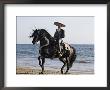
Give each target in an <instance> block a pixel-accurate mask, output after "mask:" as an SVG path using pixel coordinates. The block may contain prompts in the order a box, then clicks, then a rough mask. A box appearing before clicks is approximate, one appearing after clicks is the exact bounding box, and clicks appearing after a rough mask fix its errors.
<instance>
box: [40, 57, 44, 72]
mask: <svg viewBox="0 0 110 90" xmlns="http://www.w3.org/2000/svg"><path fill="white" fill-rule="evenodd" d="M44 63H45V58H42V65H41V68H42V72H41V74H43V72H44Z"/></svg>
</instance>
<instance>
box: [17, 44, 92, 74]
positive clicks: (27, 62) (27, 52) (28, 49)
mask: <svg viewBox="0 0 110 90" xmlns="http://www.w3.org/2000/svg"><path fill="white" fill-rule="evenodd" d="M71 46H73V47H74V48H75V49H76V54H77V58H76V60H75V62H74V64H73V66H72V68H71V69H70V71H75V72H79V73H80V72H81V73H86V72H87V73H90V74H93V73H94V45H93V44H71ZM38 50H39V45H32V44H16V66H17V67H30V68H38V67H40V66H39V64H38V59H37V58H38V56H39V53H38ZM62 65H63V63H62V62H61V61H59V59H57V58H55V59H47V58H46V60H45V65H44V66H45V68H54V69H55V68H56V69H59V70H60V68H61V67H62Z"/></svg>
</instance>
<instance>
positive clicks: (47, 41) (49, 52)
mask: <svg viewBox="0 0 110 90" xmlns="http://www.w3.org/2000/svg"><path fill="white" fill-rule="evenodd" d="M30 38H33V40H32V43H33V45H34V44H35V43H36V42H38V41H40V49H39V54H40V56H39V57H38V60H39V65H40V66H41V69H42V71H41V72H40V73H39V74H43V73H44V63H45V58H50V59H52V58H59V60H60V61H61V62H63V66H62V67H61V74H67V73H68V70H69V69H70V68H71V67H72V64H73V62H74V61H75V59H76V50H75V48H74V47H72V46H71V45H69V44H67V43H65V42H61V43H60V47H61V52H62V55H59V53H58V52H57V51H58V49H57V47H56V46H57V45H55V39H54V37H52V36H51V35H50V34H49V33H48V32H47V31H46V30H45V29H35V30H33V33H32V35H31V36H30ZM65 66H67V69H66V71H65V73H64V72H63V71H64V70H63V69H64V67H65Z"/></svg>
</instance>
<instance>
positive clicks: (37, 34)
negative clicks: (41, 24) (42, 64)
mask: <svg viewBox="0 0 110 90" xmlns="http://www.w3.org/2000/svg"><path fill="white" fill-rule="evenodd" d="M42 37H43V33H42V30H41V29H36V30H33V33H32V35H31V36H30V38H33V40H32V43H33V44H35V43H36V42H38V41H39V40H40V39H41V38H42Z"/></svg>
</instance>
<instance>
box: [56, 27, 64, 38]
mask: <svg viewBox="0 0 110 90" xmlns="http://www.w3.org/2000/svg"><path fill="white" fill-rule="evenodd" d="M64 37H65V33H64V30H63V29H60V30H58V29H56V32H55V34H54V38H55V39H58V40H59V39H61V38H64Z"/></svg>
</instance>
